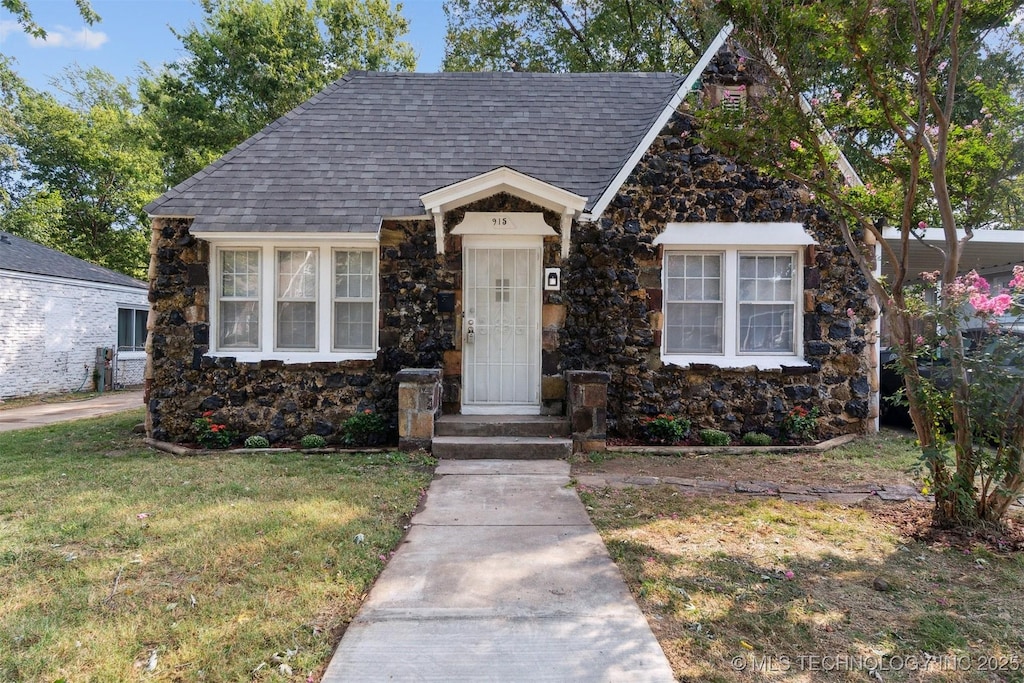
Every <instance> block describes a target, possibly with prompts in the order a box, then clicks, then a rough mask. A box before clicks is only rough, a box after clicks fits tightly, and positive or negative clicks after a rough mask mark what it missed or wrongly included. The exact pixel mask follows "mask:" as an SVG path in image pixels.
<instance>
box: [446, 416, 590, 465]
mask: <svg viewBox="0 0 1024 683" xmlns="http://www.w3.org/2000/svg"><path fill="white" fill-rule="evenodd" d="M569 437H570V432H569V423H568V421H566V419H565V418H562V417H546V416H535V415H443V416H442V417H441V418H440V419H439V420H438V421H437V423H436V424H435V425H434V440H433V441H432V442H431V451H432V453H433V455H434V457H435V458H441V459H450V460H479V459H487V460H491V459H500V460H559V459H565V458H568V457H569V456H570V455H572V439H571V438H569Z"/></svg>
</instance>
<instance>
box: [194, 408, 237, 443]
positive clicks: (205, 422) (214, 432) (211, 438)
mask: <svg viewBox="0 0 1024 683" xmlns="http://www.w3.org/2000/svg"><path fill="white" fill-rule="evenodd" d="M192 431H194V432H195V433H196V441H197V442H198V443H199V444H200V445H201V446H203V447H204V448H227V447H228V446H230V445H231V442H232V441H234V440H235V434H234V432H232V431H230V430H228V426H227V425H225V424H219V423H217V422H214V421H213V411H212V410H207V411H206V412H205V413H203V414H202V416H201V417H197V418H196V419H194V420H192Z"/></svg>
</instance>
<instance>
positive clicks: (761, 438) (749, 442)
mask: <svg viewBox="0 0 1024 683" xmlns="http://www.w3.org/2000/svg"><path fill="white" fill-rule="evenodd" d="M743 445H744V446H771V445H772V437H770V436H768V435H767V434H762V433H761V432H747V433H746V434H744V435H743Z"/></svg>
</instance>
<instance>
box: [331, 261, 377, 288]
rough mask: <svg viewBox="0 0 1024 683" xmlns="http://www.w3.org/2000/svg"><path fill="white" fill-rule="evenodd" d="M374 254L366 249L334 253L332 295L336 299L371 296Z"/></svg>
mask: <svg viewBox="0 0 1024 683" xmlns="http://www.w3.org/2000/svg"><path fill="white" fill-rule="evenodd" d="M373 261H374V254H373V253H372V252H368V251H337V252H335V253H334V296H335V298H338V299H372V298H373Z"/></svg>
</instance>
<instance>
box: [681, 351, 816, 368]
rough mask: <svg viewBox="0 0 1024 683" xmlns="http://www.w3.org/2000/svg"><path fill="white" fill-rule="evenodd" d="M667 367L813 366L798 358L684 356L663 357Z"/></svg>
mask: <svg viewBox="0 0 1024 683" xmlns="http://www.w3.org/2000/svg"><path fill="white" fill-rule="evenodd" d="M661 362H662V363H664V364H665V365H678V366H680V367H688V366H690V365H713V366H716V367H719V368H721V369H723V370H747V369H750V368H755V369H757V370H781V369H783V368H809V367H811V364H810V363H808V362H807V361H805V360H804V359H803V358H799V357H797V356H690V355H682V354H665V353H663V354H662V355H661Z"/></svg>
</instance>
